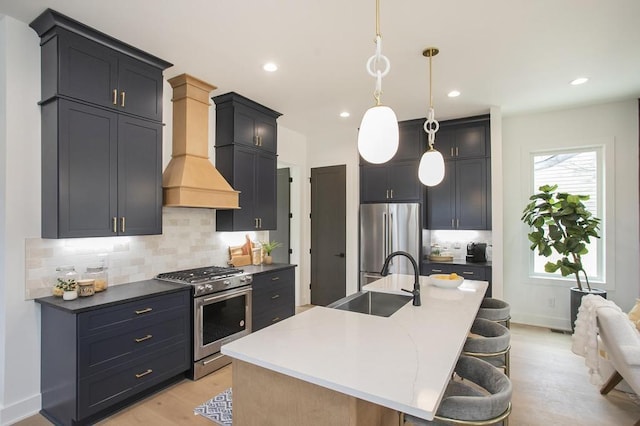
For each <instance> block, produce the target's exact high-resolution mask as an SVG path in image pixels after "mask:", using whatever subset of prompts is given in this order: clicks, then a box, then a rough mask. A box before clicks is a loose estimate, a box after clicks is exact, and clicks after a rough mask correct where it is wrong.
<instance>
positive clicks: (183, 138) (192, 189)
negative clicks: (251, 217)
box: [162, 74, 240, 209]
mask: <svg viewBox="0 0 640 426" xmlns="http://www.w3.org/2000/svg"><path fill="white" fill-rule="evenodd" d="M169 84H171V87H172V88H173V98H172V99H171V101H172V102H173V144H172V145H173V152H172V155H171V161H170V162H169V164H168V165H167V168H166V169H165V171H164V173H163V174H162V190H163V196H164V202H163V204H164V205H165V206H167V207H203V208H210V209H238V208H240V207H239V194H240V192H239V191H236V190H234V189H233V188H232V187H231V185H229V183H228V182H227V181H226V180H225V179H224V177H222V175H221V174H220V172H218V170H216V168H215V167H214V166H213V164H212V163H211V161H209V148H208V145H209V106H210V103H209V93H210V92H211V91H212V90H214V89H216V87H215V86H212V85H210V84H208V83H205V82H204V81H202V80H199V79H197V78H195V77H192V76H190V75H188V74H181V75H178V76H176V77H173V78H171V79H169Z"/></svg>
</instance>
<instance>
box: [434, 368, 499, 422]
mask: <svg viewBox="0 0 640 426" xmlns="http://www.w3.org/2000/svg"><path fill="white" fill-rule="evenodd" d="M456 373H457V374H458V375H460V377H462V378H464V379H465V380H469V381H471V382H473V383H474V384H476V385H478V386H479V387H481V388H484V389H485V390H486V391H487V394H486V395H483V396H470V395H449V396H446V395H445V397H444V398H443V399H442V402H441V403H440V407H439V408H438V413H437V414H438V415H439V416H443V417H449V418H452V419H458V420H486V419H491V418H494V417H497V416H499V415H500V414H502V413H504V412H505V411H506V410H507V408H508V407H509V402H510V401H511V392H512V389H511V381H510V380H509V378H508V377H507V376H505V375H504V373H502V371H500V370H498V369H496V368H495V367H493V366H492V365H491V364H489V363H487V362H485V361H483V360H481V359H477V358H473V357H467V356H461V357H460V359H459V360H458V364H457V365H456Z"/></svg>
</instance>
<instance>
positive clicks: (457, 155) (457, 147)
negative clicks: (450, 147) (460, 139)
mask: <svg viewBox="0 0 640 426" xmlns="http://www.w3.org/2000/svg"><path fill="white" fill-rule="evenodd" d="M458 155H460V154H458V147H457V146H456V157H457V156H458Z"/></svg>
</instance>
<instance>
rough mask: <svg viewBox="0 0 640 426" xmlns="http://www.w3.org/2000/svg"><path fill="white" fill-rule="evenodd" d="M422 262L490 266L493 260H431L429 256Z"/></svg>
mask: <svg viewBox="0 0 640 426" xmlns="http://www.w3.org/2000/svg"><path fill="white" fill-rule="evenodd" d="M421 263H424V264H431V263H436V264H444V265H470V266H489V267H491V261H488V262H467V260H466V259H453V260H451V261H442V260H430V259H429V258H428V257H425V258H424V259H422V261H421Z"/></svg>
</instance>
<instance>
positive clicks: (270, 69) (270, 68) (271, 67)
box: [262, 62, 278, 72]
mask: <svg viewBox="0 0 640 426" xmlns="http://www.w3.org/2000/svg"><path fill="white" fill-rule="evenodd" d="M262 69H263V70H265V71H268V72H274V71H277V70H278V66H277V65H276V64H274V63H273V62H267V63H266V64H264V65H263V66H262Z"/></svg>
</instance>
